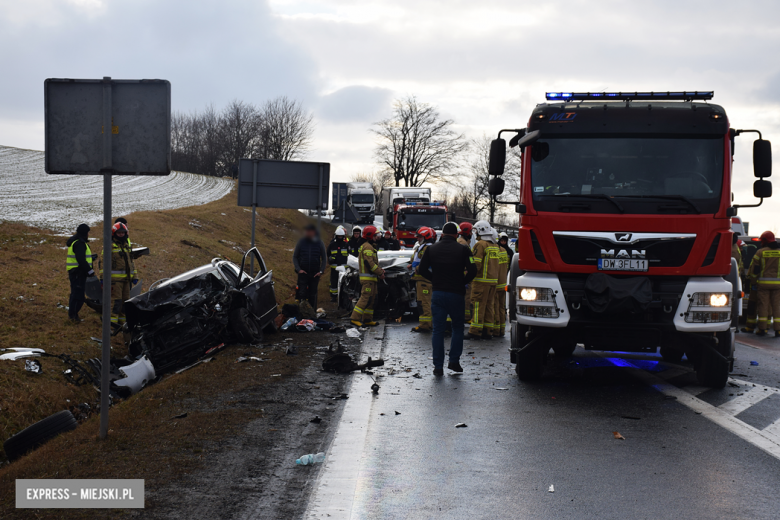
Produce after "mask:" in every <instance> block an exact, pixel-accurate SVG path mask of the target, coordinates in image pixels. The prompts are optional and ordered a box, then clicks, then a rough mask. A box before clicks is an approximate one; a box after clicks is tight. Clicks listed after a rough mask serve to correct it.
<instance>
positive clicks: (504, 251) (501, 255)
mask: <svg viewBox="0 0 780 520" xmlns="http://www.w3.org/2000/svg"><path fill="white" fill-rule="evenodd" d="M493 238H494V239H498V240H497V241H498V283H497V284H496V308H495V311H494V313H493V314H494V316H495V317H496V319H495V320H494V321H495V322H496V326H495V328H494V329H493V337H494V338H499V337H503V336H504V334H505V333H506V273H507V271H509V258H510V256H509V255H510V253H509V251H511V250H510V249H509V246H508V245H506V244H507V242H508V241H509V237H508V236H507V234H506V233H501V235H499V234H498V233H496V232H495V231H494V232H493ZM502 240H503V244H502Z"/></svg>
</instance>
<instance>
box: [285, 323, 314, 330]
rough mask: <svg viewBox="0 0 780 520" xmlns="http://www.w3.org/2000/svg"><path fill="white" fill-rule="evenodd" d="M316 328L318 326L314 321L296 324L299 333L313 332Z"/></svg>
mask: <svg viewBox="0 0 780 520" xmlns="http://www.w3.org/2000/svg"><path fill="white" fill-rule="evenodd" d="M285 325H286V323H285ZM316 328H317V325H316V324H315V323H314V321H312V320H301V321H299V322H298V323H296V324H295V330H297V331H298V332H311V331H313V330H315V329H316Z"/></svg>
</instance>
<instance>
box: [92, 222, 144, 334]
mask: <svg viewBox="0 0 780 520" xmlns="http://www.w3.org/2000/svg"><path fill="white" fill-rule="evenodd" d="M102 267H103V266H102V265H101V269H100V274H101V276H103V283H106V277H105V274H104V273H103V268H102ZM137 283H138V278H137V273H136V270H135V264H134V263H133V255H132V254H131V250H130V242H129V240H128V233H127V226H125V225H124V224H122V223H121V222H117V223H116V224H114V227H112V228H111V325H112V326H116V327H122V326H124V324H125V301H126V300H129V299H130V286H131V285H135V284H137ZM125 340H127V334H126V333H125Z"/></svg>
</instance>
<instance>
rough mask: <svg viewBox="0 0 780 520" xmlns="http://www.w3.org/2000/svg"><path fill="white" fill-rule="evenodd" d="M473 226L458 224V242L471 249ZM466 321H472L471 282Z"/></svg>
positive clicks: (465, 223)
mask: <svg viewBox="0 0 780 520" xmlns="http://www.w3.org/2000/svg"><path fill="white" fill-rule="evenodd" d="M472 229H473V226H472V225H471V222H463V223H462V224H461V225H460V226H458V235H459V236H458V244H460V245H463V246H466V247H468V248H469V249H471V231H472ZM465 303H466V316H465V318H466V323H471V284H469V285H468V286H466V300H465Z"/></svg>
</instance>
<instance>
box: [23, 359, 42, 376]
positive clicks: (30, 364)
mask: <svg viewBox="0 0 780 520" xmlns="http://www.w3.org/2000/svg"><path fill="white" fill-rule="evenodd" d="M24 369H25V370H26V371H28V372H32V373H33V374H40V373H41V372H43V367H42V366H41V362H40V361H38V360H37V359H28V360H25V362H24Z"/></svg>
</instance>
